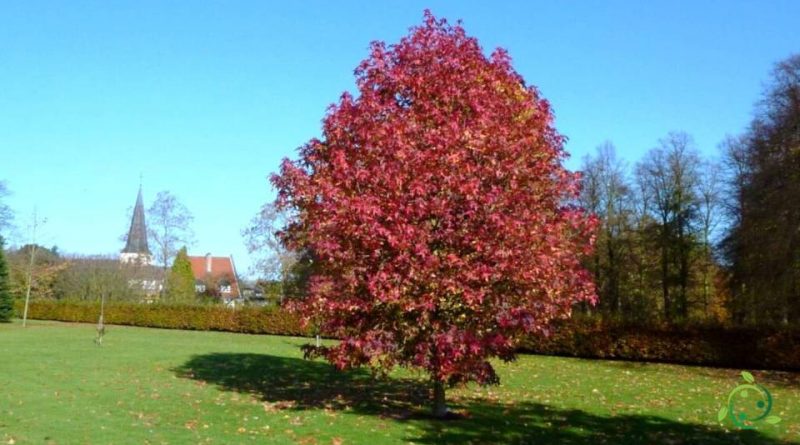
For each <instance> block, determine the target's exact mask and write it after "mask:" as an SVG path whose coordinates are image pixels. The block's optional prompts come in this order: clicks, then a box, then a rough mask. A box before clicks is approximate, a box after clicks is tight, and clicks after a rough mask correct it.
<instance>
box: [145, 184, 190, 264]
mask: <svg viewBox="0 0 800 445" xmlns="http://www.w3.org/2000/svg"><path fill="white" fill-rule="evenodd" d="M193 220H194V217H193V216H192V214H191V213H190V212H189V209H187V208H186V206H184V205H183V204H182V203H181V202H180V201H178V198H177V197H175V196H174V195H173V194H171V193H170V192H168V191H161V192H158V195H156V200H155V201H153V204H152V205H151V206H150V208H148V209H147V225H148V227H147V236H148V238H150V240H152V241H153V243H154V244H155V246H154V247H155V248H154V249H153V251H154V252H153V253H154V256H155V258H156V261H157V262H158V263H159V264H160V265H161V267H162V268H163V269H164V270H165V271H166V270H167V268H168V267H169V263H170V261H171V260H172V258H174V257H175V255H176V254H177V253H178V249H179V248H180V247H181V246H190V245H192V244H193V240H194V232H193V231H192V229H191V223H192V221H193Z"/></svg>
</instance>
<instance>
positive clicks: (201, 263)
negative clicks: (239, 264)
mask: <svg viewBox="0 0 800 445" xmlns="http://www.w3.org/2000/svg"><path fill="white" fill-rule="evenodd" d="M189 262H190V263H191V264H192V273H193V274H194V279H195V289H196V290H197V293H199V294H212V295H218V296H219V297H221V298H222V299H223V301H230V300H235V299H237V298H239V297H240V296H241V293H240V291H239V280H238V278H237V275H236V266H235V265H234V264H233V257H231V256H212V255H211V254H210V253H207V254H205V255H204V256H189Z"/></svg>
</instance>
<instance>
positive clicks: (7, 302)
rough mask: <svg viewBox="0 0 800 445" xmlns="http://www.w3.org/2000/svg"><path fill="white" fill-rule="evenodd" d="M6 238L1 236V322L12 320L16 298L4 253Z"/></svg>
mask: <svg viewBox="0 0 800 445" xmlns="http://www.w3.org/2000/svg"><path fill="white" fill-rule="evenodd" d="M3 248H4V240H3V237H2V236H0V322H2V323H6V322H9V321H11V317H12V316H13V315H14V300H13V299H12V298H11V290H10V289H9V287H10V286H9V277H8V264H7V263H6V257H5V255H4V253H3Z"/></svg>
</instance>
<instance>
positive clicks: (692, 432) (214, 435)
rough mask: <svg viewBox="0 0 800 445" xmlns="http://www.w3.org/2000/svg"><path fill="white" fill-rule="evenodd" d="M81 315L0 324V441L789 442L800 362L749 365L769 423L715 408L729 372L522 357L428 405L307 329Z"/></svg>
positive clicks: (797, 430)
mask: <svg viewBox="0 0 800 445" xmlns="http://www.w3.org/2000/svg"><path fill="white" fill-rule="evenodd" d="M93 338H94V328H93V326H90V325H81V324H64V323H56V322H39V321H34V322H32V323H31V324H30V325H29V327H28V328H26V329H23V328H22V327H21V325H20V324H19V322H15V323H12V324H6V325H0V444H70V445H71V444H193V443H214V444H238V443H277V444H295V443H296V444H369V445H379V444H395V443H416V444H443V443H454V444H455V443H458V444H461V443H476V444H477V443H486V444H511V443H531V444H592V445H599V444H717V443H718V444H737V443H748V444H764V445H770V444H778V443H800V414H799V413H798V410H800V374H791V373H778V372H759V371H754V372H753V374H754V375H755V377H756V380H757V381H758V382H759V383H761V384H763V385H765V386H766V387H767V388H768V389H769V390H770V392H771V393H772V395H773V398H774V409H773V413H774V414H777V415H779V416H780V417H781V418H782V419H783V420H782V421H781V422H780V423H779V424H777V425H768V424H763V425H762V424H759V427H758V429H756V430H744V431H742V430H738V429H736V428H734V427H733V426H732V425H731V424H730V422H727V423H725V424H723V425H720V424H719V423H717V421H716V416H717V412H718V410H719V408H720V407H721V406H722V404H723V403H724V400H725V398H726V396H727V394H728V392H729V391H730V390H731V389H732V388H733V387H735V386H736V385H737V384H739V383H740V381H741V377H739V371H740V370H722V369H711V368H701V367H688V366H674V365H660V364H641V363H630V362H611V361H598V360H580V359H568V358H557V357H542V356H521V357H520V358H519V360H518V361H517V362H515V363H511V364H498V372H499V374H500V376H501V380H502V384H501V385H500V386H499V387H491V388H480V387H472V386H471V387H468V388H463V389H459V390H451V391H450V392H449V393H448V398H449V400H450V402H451V404H452V406H453V408H454V409H456V410H457V411H458V412H459V413H460V414H461V415H462V417H461V418H459V419H455V420H447V421H436V420H432V419H430V418H428V417H427V406H425V405H424V404H425V403H427V400H426V397H427V387H426V386H425V385H424V383H425V382H424V380H422V379H421V378H419V377H418V376H415V375H414V374H412V373H409V372H397V373H395V374H394V375H393V376H392V378H391V379H388V380H382V381H376V380H373V379H371V378H370V377H369V375H368V374H366V373H363V372H351V373H339V372H336V371H335V370H333V369H332V368H331V367H330V366H329V365H327V364H326V363H324V362H319V361H305V360H303V359H302V355H301V353H300V351H299V348H298V346H299V345H301V344H303V343H305V342H306V340H305V339H301V338H289V337H271V336H251V335H241V334H228V333H216V332H191V331H168V330H159V329H143V328H130V327H117V326H110V327H108V333H107V335H106V338H105V344H104V345H103V346H102V347H98V346H95V344H94V343H93Z"/></svg>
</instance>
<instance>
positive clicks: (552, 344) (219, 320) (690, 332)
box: [17, 300, 800, 371]
mask: <svg viewBox="0 0 800 445" xmlns="http://www.w3.org/2000/svg"><path fill="white" fill-rule="evenodd" d="M19 303H21V302H18V307H17V313H18V314H21V313H22V307H21V304H19ZM99 313H100V307H99V304H98V303H83V302H66V301H48V300H40V301H34V302H31V305H30V308H29V314H28V316H29V318H32V319H40V320H59V321H69V322H83V323H96V322H97V317H98V314H99ZM105 321H106V323H108V324H118V325H129V326H141V327H152V328H166V329H190V330H203V331H227V332H239V333H246V334H270V335H296V336H308V335H309V332H308V331H307V330H304V329H303V328H301V327H300V321H299V319H298V318H297V317H296V316H295V315H293V314H290V313H288V312H286V311H284V310H282V309H279V308H257V307H243V308H239V309H229V308H225V307H222V306H189V305H167V304H134V303H110V304H107V305H106V313H105ZM520 352H527V353H534V354H545V355H559V356H569V357H583V358H600V359H612V360H635V361H655V362H667V363H681V364H689V365H706V366H725V367H732V368H740V369H783V370H792V371H797V370H800V330H797V329H794V330H791V329H790V330H780V329H774V328H745V327H722V326H690V325H685V326H674V325H640V326H634V325H630V324H625V323H620V322H612V321H603V320H600V319H594V318H573V319H571V320H568V321H565V322H562V323H560V325H557V326H555V327H554V329H553V330H552V334H551V335H549V336H547V337H532V338H529V339H528V340H526V341H524V342H523V343H522V345H521V347H520Z"/></svg>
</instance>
